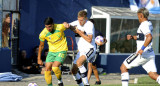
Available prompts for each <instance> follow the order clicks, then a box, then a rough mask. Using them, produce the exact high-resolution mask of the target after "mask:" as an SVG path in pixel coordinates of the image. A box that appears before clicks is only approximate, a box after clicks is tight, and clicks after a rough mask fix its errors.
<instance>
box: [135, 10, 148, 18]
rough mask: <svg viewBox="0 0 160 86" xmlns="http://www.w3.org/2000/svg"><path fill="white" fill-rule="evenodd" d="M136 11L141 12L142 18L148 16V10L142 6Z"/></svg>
mask: <svg viewBox="0 0 160 86" xmlns="http://www.w3.org/2000/svg"><path fill="white" fill-rule="evenodd" d="M137 13H142V14H143V16H144V18H148V16H149V11H148V10H147V9H146V8H144V7H142V8H140V9H139V10H138V11H137Z"/></svg>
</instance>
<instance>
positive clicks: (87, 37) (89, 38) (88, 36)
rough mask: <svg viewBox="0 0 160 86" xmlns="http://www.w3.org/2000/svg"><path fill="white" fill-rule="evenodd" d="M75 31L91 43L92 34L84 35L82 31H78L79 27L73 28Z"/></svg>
mask: <svg viewBox="0 0 160 86" xmlns="http://www.w3.org/2000/svg"><path fill="white" fill-rule="evenodd" d="M75 31H76V33H78V34H79V35H80V36H81V37H82V38H84V39H85V40H86V41H87V42H89V43H91V42H92V37H93V35H85V34H84V33H83V32H82V31H80V30H79V29H76V30H75Z"/></svg>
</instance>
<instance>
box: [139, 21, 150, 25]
mask: <svg viewBox="0 0 160 86" xmlns="http://www.w3.org/2000/svg"><path fill="white" fill-rule="evenodd" d="M148 25H152V23H151V21H144V22H142V23H141V26H148Z"/></svg>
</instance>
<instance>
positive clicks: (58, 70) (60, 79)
mask: <svg viewBox="0 0 160 86" xmlns="http://www.w3.org/2000/svg"><path fill="white" fill-rule="evenodd" d="M52 70H53V72H54V74H55V75H56V77H57V79H58V83H63V81H62V78H61V70H60V69H59V67H52Z"/></svg>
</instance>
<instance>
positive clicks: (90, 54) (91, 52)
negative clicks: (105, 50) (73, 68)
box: [73, 48, 96, 64]
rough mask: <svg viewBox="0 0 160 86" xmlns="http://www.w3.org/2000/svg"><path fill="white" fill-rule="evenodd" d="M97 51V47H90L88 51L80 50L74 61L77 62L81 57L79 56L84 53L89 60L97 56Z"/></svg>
mask: <svg viewBox="0 0 160 86" xmlns="http://www.w3.org/2000/svg"><path fill="white" fill-rule="evenodd" d="M95 53H96V49H95V48H90V49H88V50H86V51H79V52H78V53H77V55H76V58H75V59H74V61H73V63H74V64H77V60H78V59H79V57H81V56H82V55H85V56H86V59H87V62H88V61H89V60H90V59H91V58H93V57H94V56H95Z"/></svg>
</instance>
